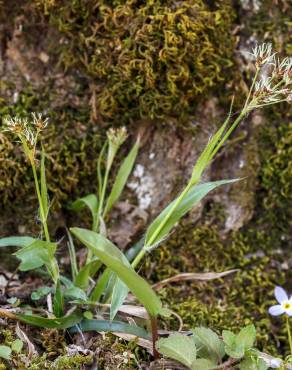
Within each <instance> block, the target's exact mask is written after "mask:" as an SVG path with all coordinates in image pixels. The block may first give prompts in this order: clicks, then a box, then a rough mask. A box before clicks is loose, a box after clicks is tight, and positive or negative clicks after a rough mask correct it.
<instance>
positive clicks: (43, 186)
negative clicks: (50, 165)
mask: <svg viewBox="0 0 292 370" xmlns="http://www.w3.org/2000/svg"><path fill="white" fill-rule="evenodd" d="M40 173H41V199H42V206H43V210H44V214H45V218H46V219H47V217H48V212H49V207H48V188H47V180H46V168H45V151H44V148H43V147H42V155H41V169H40Z"/></svg>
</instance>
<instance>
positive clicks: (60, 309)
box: [53, 280, 64, 317]
mask: <svg viewBox="0 0 292 370" xmlns="http://www.w3.org/2000/svg"><path fill="white" fill-rule="evenodd" d="M53 310H54V315H55V316H56V317H62V316H63V315H64V297H63V292H62V287H61V282H60V280H58V281H57V284H56V291H55V295H54V304H53Z"/></svg>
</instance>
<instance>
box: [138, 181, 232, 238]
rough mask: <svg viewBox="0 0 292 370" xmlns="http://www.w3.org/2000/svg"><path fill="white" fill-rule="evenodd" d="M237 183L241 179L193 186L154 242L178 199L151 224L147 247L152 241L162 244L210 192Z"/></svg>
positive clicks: (147, 234) (148, 230)
mask: <svg viewBox="0 0 292 370" xmlns="http://www.w3.org/2000/svg"><path fill="white" fill-rule="evenodd" d="M236 181H239V179H233V180H220V181H213V182H206V183H204V184H200V185H195V186H193V187H192V188H191V189H190V190H189V191H188V192H187V194H186V196H185V197H184V198H183V199H182V201H181V202H180V204H179V205H178V207H177V208H176V209H175V210H174V211H173V212H172V214H171V216H170V217H169V218H168V220H167V222H166V223H165V224H164V226H163V227H162V228H161V230H160V232H159V233H158V235H156V236H155V239H154V240H152V239H153V235H155V234H156V230H157V229H158V228H159V227H160V225H161V224H162V223H163V220H164V219H165V217H166V216H167V215H168V214H169V212H170V210H171V209H172V207H173V205H174V204H175V202H176V199H175V200H174V201H172V202H171V203H170V204H169V205H168V206H167V207H166V208H165V209H164V210H163V211H162V212H161V213H160V214H159V215H158V216H157V217H156V219H155V220H154V221H153V222H152V223H151V225H150V226H149V227H148V229H147V233H146V240H145V245H149V244H148V243H149V241H150V240H151V241H152V242H151V245H156V244H158V243H160V242H161V241H162V240H163V239H164V238H165V237H167V236H168V234H169V232H170V230H171V229H172V228H173V227H174V225H175V224H176V223H177V222H178V221H179V220H180V219H181V218H182V217H183V216H184V215H185V214H186V213H187V212H188V211H190V210H191V209H192V208H193V207H194V206H195V205H196V204H198V203H199V202H200V201H201V200H202V199H203V198H204V197H205V196H206V195H207V194H208V193H209V192H210V191H212V190H214V189H216V188H217V187H218V186H221V185H225V184H231V183H233V182H236Z"/></svg>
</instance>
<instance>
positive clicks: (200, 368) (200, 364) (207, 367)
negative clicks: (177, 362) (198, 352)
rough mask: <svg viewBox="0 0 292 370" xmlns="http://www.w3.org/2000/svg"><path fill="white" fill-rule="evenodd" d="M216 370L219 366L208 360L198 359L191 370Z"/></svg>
mask: <svg viewBox="0 0 292 370" xmlns="http://www.w3.org/2000/svg"><path fill="white" fill-rule="evenodd" d="M216 368H217V364H214V362H212V361H211V360H208V359H206V358H198V359H196V360H195V361H193V362H192V364H191V370H212V369H216Z"/></svg>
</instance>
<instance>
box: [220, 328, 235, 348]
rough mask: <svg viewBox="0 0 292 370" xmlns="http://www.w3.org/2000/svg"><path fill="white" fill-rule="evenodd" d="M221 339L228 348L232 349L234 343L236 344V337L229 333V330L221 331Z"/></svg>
mask: <svg viewBox="0 0 292 370" xmlns="http://www.w3.org/2000/svg"><path fill="white" fill-rule="evenodd" d="M222 337H223V341H224V343H225V344H226V345H227V346H229V347H232V346H234V345H235V342H236V335H235V334H234V333H232V331H229V330H223V331H222Z"/></svg>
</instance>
